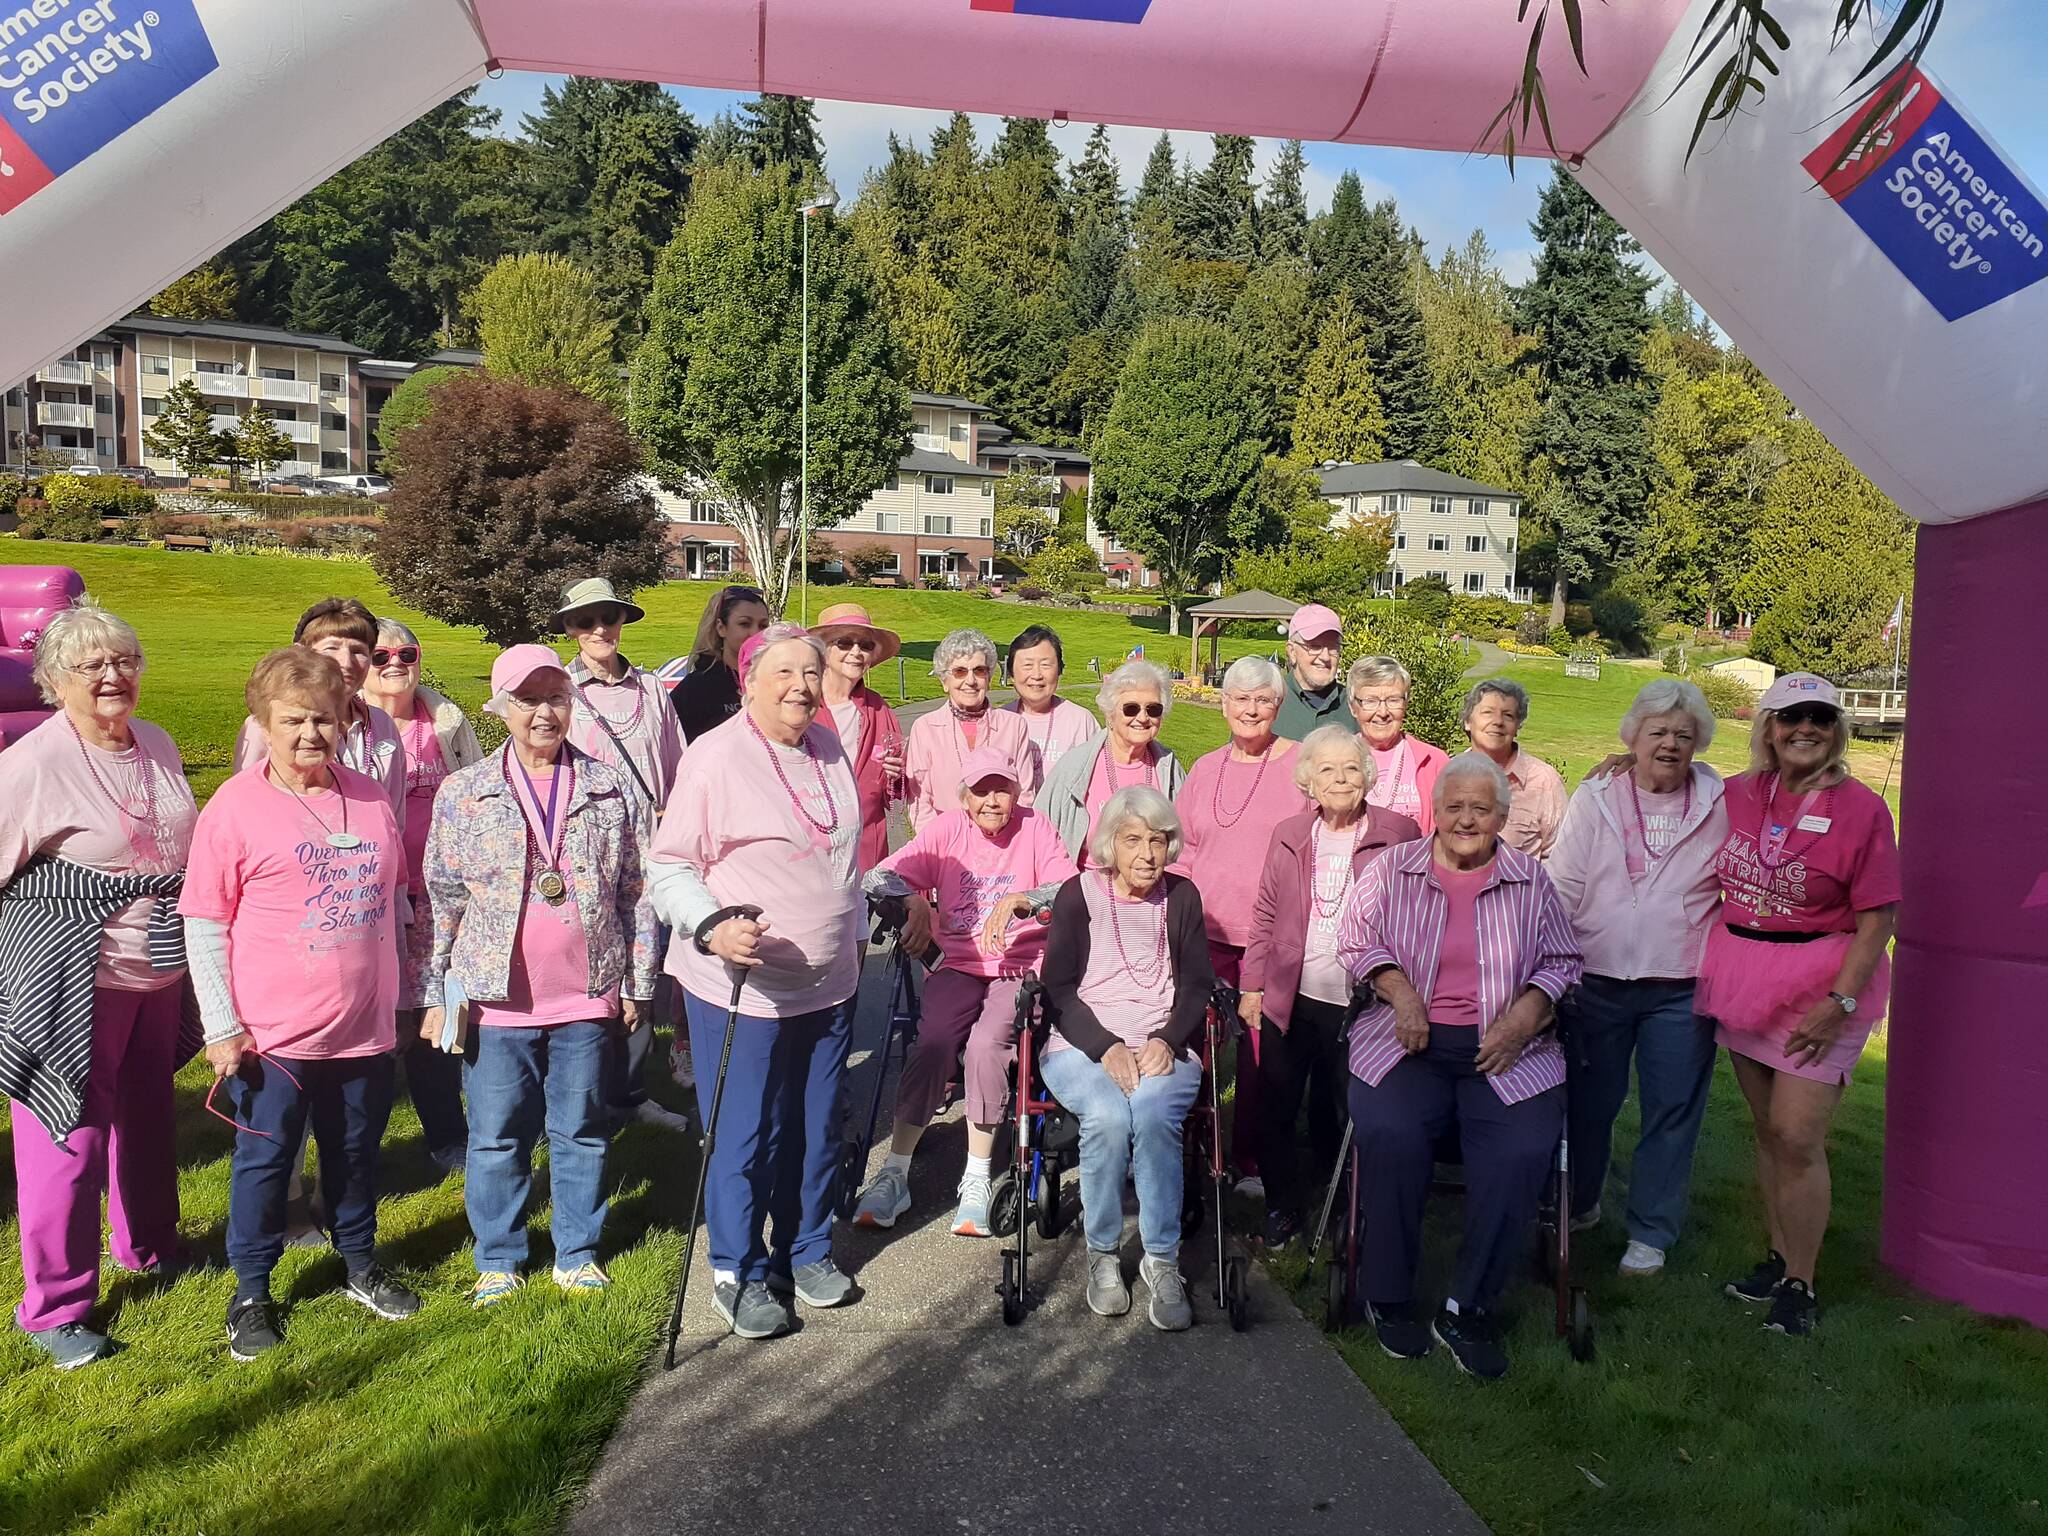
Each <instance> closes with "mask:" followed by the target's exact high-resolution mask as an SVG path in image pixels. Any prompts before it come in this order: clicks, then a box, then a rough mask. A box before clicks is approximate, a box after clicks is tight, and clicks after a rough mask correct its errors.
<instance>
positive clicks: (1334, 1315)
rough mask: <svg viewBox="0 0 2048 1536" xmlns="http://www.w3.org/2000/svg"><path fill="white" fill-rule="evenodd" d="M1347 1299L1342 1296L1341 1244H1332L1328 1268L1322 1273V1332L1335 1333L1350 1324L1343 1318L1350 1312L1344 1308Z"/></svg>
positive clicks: (1342, 1250)
mask: <svg viewBox="0 0 2048 1536" xmlns="http://www.w3.org/2000/svg"><path fill="white" fill-rule="evenodd" d="M1348 1299H1349V1298H1347V1297H1346V1296H1345V1294H1344V1248H1343V1244H1341V1243H1338V1244H1333V1245H1332V1246H1331V1249H1330V1267H1329V1268H1328V1269H1327V1270H1325V1271H1324V1272H1323V1332H1325V1333H1336V1332H1337V1331H1338V1330H1340V1329H1342V1328H1343V1327H1344V1326H1345V1325H1346V1324H1347V1323H1349V1322H1350V1318H1348V1317H1347V1316H1345V1313H1346V1312H1348V1311H1349V1310H1350V1308H1349V1307H1348V1306H1346V1302H1347V1301H1348Z"/></svg>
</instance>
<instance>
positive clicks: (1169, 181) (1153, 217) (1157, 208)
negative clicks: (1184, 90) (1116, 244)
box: [1131, 133, 1184, 260]
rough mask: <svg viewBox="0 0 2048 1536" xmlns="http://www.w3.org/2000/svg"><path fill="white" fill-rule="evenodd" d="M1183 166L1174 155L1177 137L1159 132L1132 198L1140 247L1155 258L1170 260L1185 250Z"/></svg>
mask: <svg viewBox="0 0 2048 1536" xmlns="http://www.w3.org/2000/svg"><path fill="white" fill-rule="evenodd" d="M1181 204H1182V196H1181V180H1180V167H1179V165H1178V164H1177V163H1176V162H1175V160H1174V156H1173V140H1172V139H1171V138H1170V137H1169V136H1168V135H1166V134H1163V133H1162V134H1160V135H1159V142H1158V143H1156V144H1154V145H1153V146H1152V153H1151V155H1150V157H1148V158H1147V159H1146V161H1145V175H1144V177H1143V179H1141V180H1140V181H1139V183H1138V190H1137V193H1136V195H1134V196H1133V197H1132V199H1131V233H1132V235H1133V236H1134V237H1135V238H1136V240H1137V243H1138V249H1139V251H1140V252H1141V253H1142V254H1144V255H1145V256H1146V257H1147V258H1149V259H1153V260H1170V259H1172V258H1175V257H1177V256H1179V255H1181V254H1182V251H1183V249H1184V245H1183V242H1182V238H1181V223H1182V214H1181Z"/></svg>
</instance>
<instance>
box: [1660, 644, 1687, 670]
mask: <svg viewBox="0 0 2048 1536" xmlns="http://www.w3.org/2000/svg"><path fill="white" fill-rule="evenodd" d="M1664 670H1665V671H1666V672H1670V673H1673V674H1675V675H1677V676H1679V677H1683V676H1685V647H1684V646H1682V645H1674V646H1672V647H1671V648H1670V649H1668V650H1667V651H1665V652H1664Z"/></svg>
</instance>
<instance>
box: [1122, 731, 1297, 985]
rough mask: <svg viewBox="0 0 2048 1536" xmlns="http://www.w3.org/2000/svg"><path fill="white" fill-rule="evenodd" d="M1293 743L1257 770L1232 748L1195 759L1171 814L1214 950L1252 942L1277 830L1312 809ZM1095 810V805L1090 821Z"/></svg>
mask: <svg viewBox="0 0 2048 1536" xmlns="http://www.w3.org/2000/svg"><path fill="white" fill-rule="evenodd" d="M1296 750H1297V747H1296V744H1295V743H1294V742H1291V741H1286V740H1276V741H1275V742H1274V743H1273V746H1272V749H1271V750H1270V751H1268V752H1267V753H1266V755H1265V756H1264V757H1263V758H1261V759H1260V760H1259V761H1258V762H1256V763H1244V762H1233V761H1231V757H1230V748H1229V747H1218V748H1217V749H1216V750H1215V751H1214V752H1208V753H1204V754H1203V755H1202V756H1201V757H1198V758H1196V759H1195V765H1194V767H1192V768H1190V769H1189V770H1188V775H1187V777H1186V778H1185V779H1183V780H1182V781H1181V786H1180V793H1179V794H1178V795H1176V796H1175V797H1174V801H1173V807H1174V809H1175V810H1176V811H1178V812H1179V813H1180V827H1181V836H1182V839H1183V846H1182V848H1181V855H1180V859H1179V860H1178V862H1176V863H1175V865H1174V873H1176V874H1182V875H1186V876H1187V877H1188V878H1189V879H1190V880H1192V881H1194V882H1195V889H1196V890H1198V891H1200V892H1201V893H1202V915H1203V917H1204V919H1205V921H1206V924H1207V927H1208V931H1209V939H1210V942H1211V943H1215V944H1227V945H1229V946H1230V947H1231V948H1233V949H1243V948H1244V947H1245V945H1247V944H1249V943H1251V941H1252V906H1253V904H1254V903H1255V902H1256V901H1257V899H1258V894H1259V872H1260V871H1261V870H1263V869H1264V868H1265V867H1266V850H1267V848H1268V847H1270V846H1271V844H1272V841H1273V829H1274V828H1275V827H1277V826H1279V825H1280V823H1281V822H1283V821H1285V820H1286V819H1287V818H1288V817H1290V816H1299V815H1300V814H1301V813H1302V812H1303V811H1305V810H1307V809H1308V808H1309V804H1310V802H1309V798H1308V796H1306V795H1304V794H1303V793H1302V792H1301V791H1300V790H1298V789H1296V788H1295V787H1294V754H1295V752H1296ZM1095 809H1096V808H1095V807H1094V806H1092V805H1091V806H1090V808H1089V810H1090V819H1091V821H1092V820H1093V813H1094V811H1095Z"/></svg>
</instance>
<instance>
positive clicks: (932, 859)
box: [878, 806, 1077, 976]
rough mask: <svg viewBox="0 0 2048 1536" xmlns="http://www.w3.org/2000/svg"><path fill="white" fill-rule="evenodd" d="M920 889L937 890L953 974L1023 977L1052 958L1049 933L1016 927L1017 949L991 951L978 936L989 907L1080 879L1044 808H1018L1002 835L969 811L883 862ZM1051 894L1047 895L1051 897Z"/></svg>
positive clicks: (951, 815) (951, 816)
mask: <svg viewBox="0 0 2048 1536" xmlns="http://www.w3.org/2000/svg"><path fill="white" fill-rule="evenodd" d="M878 868H879V869H882V870H889V871H893V872H894V873H895V874H897V875H900V876H901V877H902V878H903V880H904V881H905V883H907V884H908V885H910V886H911V887H912V888H913V889H915V890H919V891H935V892H936V893H937V897H938V899H937V901H936V903H935V908H936V915H937V919H938V921H937V925H936V927H937V934H936V936H937V939H938V943H939V948H940V949H941V950H942V951H944V953H945V956H946V969H947V970H949V971H959V972H961V973H962V974H963V975H967V976H998V975H1015V974H1017V973H1018V972H1020V971H1025V970H1031V969H1033V968H1035V967H1036V966H1037V964H1038V962H1039V959H1040V958H1041V957H1042V956H1043V955H1044V953H1045V929H1044V927H1043V926H1042V925H1041V924H1039V923H1038V922H1036V921H1034V920H1032V919H1030V918H1025V919H1024V920H1023V921H1021V922H1017V923H1013V924H1012V925H1011V927H1010V942H1009V946H1008V947H1007V948H1006V949H1005V950H1003V951H1002V952H1001V953H1000V954H994V955H990V954H984V953H983V952H982V949H981V946H980V945H979V944H978V943H977V942H976V937H977V936H978V935H979V934H980V932H981V925H982V924H983V923H985V922H986V921H988V914H989V910H990V909H991V908H992V907H994V906H995V904H996V903H997V902H998V901H1001V900H1002V899H1003V898H1004V897H1005V896H1020V895H1023V894H1024V893H1025V892H1027V891H1032V890H1036V889H1038V888H1039V887H1041V886H1055V885H1060V884H1063V883H1064V882H1066V881H1068V880H1071V879H1073V878H1074V875H1075V874H1076V872H1077V871H1076V870H1075V868H1074V861H1073V859H1072V858H1070V857H1069V856H1068V854H1067V850H1066V845H1065V844H1063V843H1062V842H1061V841H1060V838H1059V834H1058V833H1057V832H1055V831H1053V829H1052V824H1051V823H1050V822H1048V821H1047V820H1046V819H1045V818H1044V817H1043V816H1040V815H1039V814H1038V813H1037V812H1036V811H1032V810H1029V809H1027V808H1025V807H1022V806H1020V807H1018V809H1017V811H1016V814H1015V815H1013V816H1012V817H1011V818H1010V824H1009V825H1008V826H1006V827H1004V828H1003V830H1002V831H1001V832H1000V833H999V834H998V835H996V836H995V837H990V836H989V835H988V834H987V833H986V832H984V831H982V830H981V828H980V827H978V826H976V825H975V824H974V822H973V820H972V819H970V818H969V816H968V814H967V813H966V812H965V811H964V810H962V811H949V812H947V813H946V814H945V815H944V816H941V817H940V818H939V819H938V820H937V821H934V822H932V823H930V824H929V825H928V826H926V827H925V829H924V830H923V831H922V832H919V833H918V834H917V836H916V837H915V838H913V839H912V840H911V841H910V842H908V843H906V844H904V845H903V846H902V847H901V848H899V849H897V850H896V852H894V853H892V854H890V855H889V857H888V858H886V859H884V860H882V862H881V864H880V865H879V866H878ZM1051 894H1052V893H1051V892H1050V891H1048V892H1047V893H1046V895H1047V899H1048V900H1050V898H1051Z"/></svg>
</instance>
